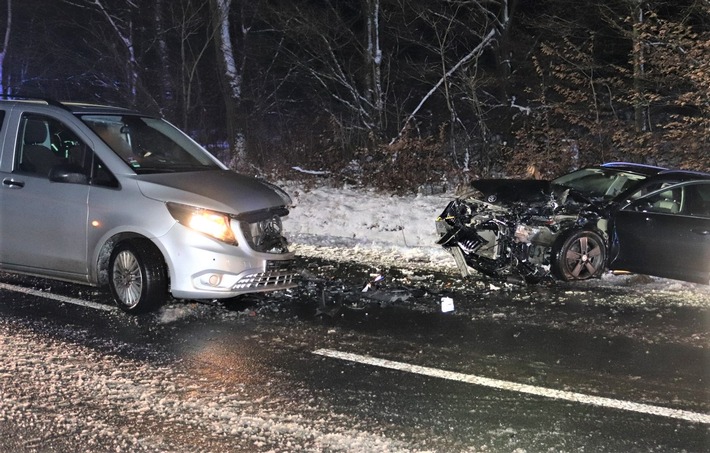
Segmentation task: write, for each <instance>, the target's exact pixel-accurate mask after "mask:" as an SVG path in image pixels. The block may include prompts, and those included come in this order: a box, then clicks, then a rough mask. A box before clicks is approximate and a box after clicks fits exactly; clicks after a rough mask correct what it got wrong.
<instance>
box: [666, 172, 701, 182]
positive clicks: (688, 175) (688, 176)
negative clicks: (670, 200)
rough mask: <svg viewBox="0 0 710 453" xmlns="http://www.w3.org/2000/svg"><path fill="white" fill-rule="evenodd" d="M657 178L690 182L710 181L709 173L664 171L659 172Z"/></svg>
mask: <svg viewBox="0 0 710 453" xmlns="http://www.w3.org/2000/svg"><path fill="white" fill-rule="evenodd" d="M658 177H662V178H668V179H678V180H680V181H690V180H693V179H710V173H703V172H701V171H692V170H666V171H662V172H660V173H659V174H658Z"/></svg>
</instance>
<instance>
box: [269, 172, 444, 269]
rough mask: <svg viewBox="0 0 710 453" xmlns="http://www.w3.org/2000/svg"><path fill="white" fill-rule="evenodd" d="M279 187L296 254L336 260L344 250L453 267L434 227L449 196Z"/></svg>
mask: <svg viewBox="0 0 710 453" xmlns="http://www.w3.org/2000/svg"><path fill="white" fill-rule="evenodd" d="M281 186H282V187H283V188H284V189H285V190H286V191H287V192H288V193H289V194H290V195H291V197H292V198H293V202H294V203H293V204H294V206H293V209H292V210H291V213H290V214H289V216H288V217H287V218H286V221H285V222H284V228H285V230H286V235H287V236H288V237H289V239H290V240H291V241H292V242H294V244H295V246H296V251H297V252H298V253H302V254H306V255H311V256H312V255H319V256H325V257H328V258H331V259H341V258H343V253H342V251H343V250H342V249H348V250H350V252H351V254H350V256H351V257H352V258H353V260H354V261H359V262H376V263H377V264H393V263H401V262H403V261H404V262H409V263H433V264H435V267H437V268H442V267H443V268H452V269H453V267H454V261H453V258H452V257H451V255H449V254H448V253H447V252H446V251H445V250H444V249H443V248H441V247H440V246H438V245H436V241H437V239H438V236H437V234H436V227H435V220H436V218H437V217H438V215H439V214H440V213H441V212H442V211H443V210H444V208H445V207H446V204H447V203H448V202H449V201H451V199H452V196H451V195H447V194H443V195H428V196H424V195H409V196H394V195H386V194H382V193H378V192H375V191H373V190H362V189H352V188H347V187H346V188H339V189H336V188H332V187H318V188H313V189H309V190H305V189H303V188H302V187H301V186H298V185H295V184H293V183H284V184H282V185H281ZM347 255H348V254H346V256H347Z"/></svg>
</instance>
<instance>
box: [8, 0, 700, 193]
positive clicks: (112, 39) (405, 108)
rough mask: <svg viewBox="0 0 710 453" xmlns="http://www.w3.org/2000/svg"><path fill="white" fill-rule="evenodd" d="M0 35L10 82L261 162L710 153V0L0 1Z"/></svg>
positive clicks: (492, 160)
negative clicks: (124, 112) (141, 115)
mask: <svg viewBox="0 0 710 453" xmlns="http://www.w3.org/2000/svg"><path fill="white" fill-rule="evenodd" d="M0 38H1V39H2V41H1V43H0V72H1V73H0V76H1V77H0V85H1V86H0V93H4V94H5V95H6V96H7V95H12V96H28V97H46V98H52V99H57V100H73V101H88V102H97V103H108V104H114V105H120V106H126V107H135V108H138V109H140V110H143V111H148V112H151V113H155V114H160V115H162V116H164V117H165V118H167V119H168V120H170V121H171V122H173V123H175V124H176V125H177V126H179V127H181V128H182V129H184V130H186V131H187V132H188V133H189V134H190V135H192V136H193V137H194V138H195V139H196V140H197V141H198V142H200V143H203V144H205V145H207V146H208V147H209V148H211V149H212V150H213V151H214V152H215V153H216V154H218V155H219V156H220V158H222V159H223V160H224V161H226V162H228V163H229V164H230V166H232V167H233V168H234V169H237V170H239V171H243V172H247V173H250V174H259V175H265V176H270V177H278V178H286V179H296V178H305V179H307V178H316V177H322V178H328V180H329V181H330V182H331V183H333V184H350V185H361V186H368V187H377V188H379V189H384V190H387V191H390V192H398V193H404V192H415V191H421V190H432V189H435V188H451V187H455V186H457V185H460V184H465V183H466V182H467V181H469V180H471V179H474V178H479V177H487V176H494V175H507V176H524V175H526V173H527V176H532V177H544V178H547V177H552V176H555V175H558V174H560V173H564V172H566V171H568V170H570V169H573V168H578V167H580V166H583V165H586V164H596V163H600V162H608V161H614V160H627V161H633V162H641V163H646V164H654V165H664V166H670V167H680V168H687V169H694V170H701V171H710V153H709V152H708V151H707V149H708V144H709V142H710V0H588V1H582V0H0ZM314 175H318V176H314Z"/></svg>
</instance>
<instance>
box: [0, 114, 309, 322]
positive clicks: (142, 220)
mask: <svg viewBox="0 0 710 453" xmlns="http://www.w3.org/2000/svg"><path fill="white" fill-rule="evenodd" d="M0 180H2V187H1V188H0V270H2V271H7V272H16V273H23V274H29V275H34V276H40V277H48V278H54V279H60V280H65V281H70V282H76V283H83V284H88V285H93V286H104V285H108V286H109V288H110V290H111V293H112V295H113V297H114V299H115V301H116V303H117V305H118V306H119V307H120V308H121V309H123V310H124V311H126V312H129V313H139V312H145V311H149V310H151V309H154V308H156V307H157V306H159V305H161V304H163V303H164V302H165V301H166V299H167V297H168V296H169V295H172V296H173V297H175V298H178V299H184V298H189V299H219V298H230V297H234V296H237V295H240V294H244V293H250V292H258V291H271V290H282V289H287V288H291V287H293V286H295V285H296V284H297V281H296V274H295V273H294V272H293V270H291V266H290V262H291V260H292V258H293V253H292V252H289V250H288V245H287V241H286V239H285V238H284V236H283V233H282V219H283V217H285V216H286V215H287V214H288V208H289V205H290V204H291V199H290V197H289V196H288V195H287V194H286V193H285V192H284V191H283V190H281V189H279V188H278V187H276V186H274V185H272V184H270V183H268V182H265V181H262V180H260V179H255V178H252V177H247V176H243V175H240V174H238V173H235V172H233V171H230V170H229V169H228V168H227V167H226V166H225V165H224V164H222V163H221V162H220V161H219V160H218V159H217V158H215V157H214V156H213V155H211V154H210V153H209V152H207V151H206V150H205V149H204V148H203V147H201V146H200V145H198V144H197V143H195V142H194V141H193V140H192V139H190V138H189V137H188V136H187V135H186V134H184V133H183V132H181V131H180V130H178V129H177V128H176V127H174V126H172V125H171V124H170V123H168V122H167V121H165V120H163V119H160V118H157V117H154V116H150V115H145V114H141V113H140V112H136V111H132V110H128V109H122V108H116V107H108V106H97V105H88V104H78V103H59V102H53V101H30V100H1V101H0Z"/></svg>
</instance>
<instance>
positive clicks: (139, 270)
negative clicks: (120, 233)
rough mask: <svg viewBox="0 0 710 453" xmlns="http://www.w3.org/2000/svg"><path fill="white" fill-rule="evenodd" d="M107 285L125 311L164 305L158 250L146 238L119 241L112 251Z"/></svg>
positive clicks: (163, 271) (163, 272) (165, 291)
mask: <svg viewBox="0 0 710 453" xmlns="http://www.w3.org/2000/svg"><path fill="white" fill-rule="evenodd" d="M109 287H110V288H111V294H112V295H113V298H114V300H115V301H116V305H118V307H119V308H120V309H121V310H123V311H125V312H126V313H131V314H139V313H146V312H149V311H152V310H154V309H156V308H158V307H159V306H161V305H162V304H164V303H165V300H166V298H167V294H168V284H167V276H166V266H165V261H164V260H163V256H162V255H161V253H160V251H159V250H158V249H157V248H156V247H155V245H153V243H152V242H150V241H149V240H147V239H135V240H131V241H125V242H122V243H120V244H119V245H118V246H117V247H116V248H115V249H114V250H113V253H111V259H110V261H109Z"/></svg>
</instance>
